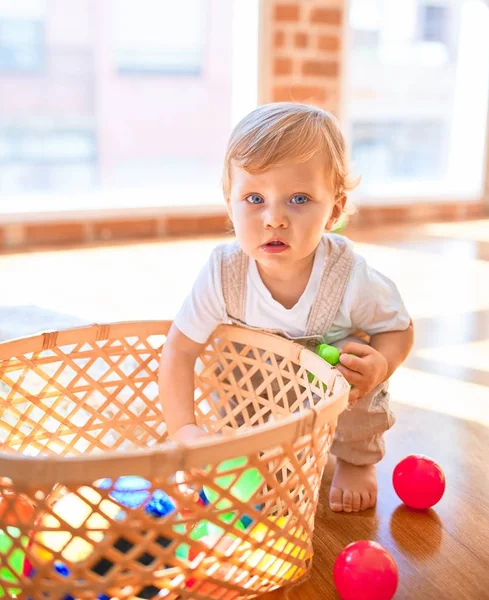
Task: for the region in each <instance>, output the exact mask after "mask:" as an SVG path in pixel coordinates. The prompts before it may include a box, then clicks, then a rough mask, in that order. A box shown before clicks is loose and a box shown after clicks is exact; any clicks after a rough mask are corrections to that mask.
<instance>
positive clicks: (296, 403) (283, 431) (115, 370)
mask: <svg viewBox="0 0 489 600" xmlns="http://www.w3.org/2000/svg"><path fill="white" fill-rule="evenodd" d="M170 326H171V323H170V322H160V321H156V322H154V321H153V322H134V323H118V324H111V325H93V326H90V327H83V328H79V329H73V330H66V331H62V332H50V333H46V334H41V335H37V336H32V337H29V338H23V339H19V340H13V341H9V342H3V343H1V344H0V381H1V386H0V411H1V414H2V419H1V421H0V473H2V477H3V479H2V480H1V481H0V589H1V590H2V591H1V592H0V598H2V597H5V598H9V597H14V596H16V595H17V596H20V597H23V598H30V599H32V600H40V599H43V600H44V599H46V598H56V599H61V600H63V599H64V600H70V599H71V598H82V597H86V598H88V597H91V598H95V597H97V598H99V599H100V600H105V599H106V598H114V597H115V598H119V599H120V600H126V599H136V598H147V599H152V598H161V597H165V598H170V599H171V598H177V597H178V598H179V599H182V600H183V599H185V598H189V599H190V598H199V599H202V600H211V599H214V598H220V599H221V600H222V599H223V598H225V599H226V600H237V599H239V598H252V597H255V596H258V595H260V594H262V593H265V592H268V591H271V590H274V589H276V588H279V587H282V586H285V585H288V584H290V583H292V582H296V581H297V580H298V579H300V578H301V577H302V576H303V575H304V574H305V573H306V572H307V571H308V570H309V568H310V566H311V560H312V532H313V529H314V518H315V513H316V507H317V502H318V494H319V487H320V482H321V477H322V473H323V469H324V466H325V464H326V462H327V458H328V452H329V449H330V446H331V443H332V440H333V434H334V429H335V426H336V422H337V418H338V416H339V414H340V413H341V412H342V411H343V410H344V409H345V408H346V406H347V402H348V392H349V386H348V384H347V382H346V381H345V379H344V378H343V377H342V375H341V374H340V373H339V372H338V371H337V370H335V369H333V368H332V367H331V366H330V365H329V364H327V363H326V362H325V361H324V360H323V359H322V358H320V357H319V356H317V355H315V354H314V353H313V352H311V351H309V350H307V349H306V348H304V347H303V346H301V345H299V344H297V343H295V342H292V341H290V340H285V339H283V338H280V337H278V336H275V335H271V334H269V333H264V332H259V331H254V330H249V329H245V328H241V327H237V326H233V325H223V326H221V327H219V328H218V329H217V330H216V332H215V334H214V336H213V337H212V338H211V339H210V341H209V343H208V345H207V346H206V347H205V349H204V350H203V352H202V354H201V356H200V358H199V361H198V362H197V365H196V371H195V394H194V398H195V414H196V417H197V421H198V423H199V425H200V426H202V427H203V428H205V429H206V430H207V431H208V432H209V433H211V434H216V435H211V436H209V437H206V438H202V439H199V440H195V441H194V442H192V443H190V444H188V445H181V444H175V443H173V442H171V441H169V440H168V436H167V432H166V426H165V423H164V418H163V414H162V411H161V408H160V405H159V400H158V365H159V358H160V354H161V352H162V351H163V352H164V343H165V340H166V335H167V334H168V331H169V328H170ZM309 373H314V379H313V381H309V376H308V375H309ZM229 430H232V432H233V433H232V435H220V434H221V433H222V432H224V431H229ZM179 474H183V476H184V480H185V482H186V484H187V489H183V486H182V485H181V484H180V480H179V476H178V475H179ZM189 489H190V490H193V491H194V493H190V494H189V493H188V490H189ZM2 594H3V596H2Z"/></svg>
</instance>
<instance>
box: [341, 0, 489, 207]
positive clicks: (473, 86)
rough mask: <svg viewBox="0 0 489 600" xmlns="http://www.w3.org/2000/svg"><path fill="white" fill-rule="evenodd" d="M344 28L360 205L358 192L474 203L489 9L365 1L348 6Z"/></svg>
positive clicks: (481, 148) (446, 1)
mask: <svg viewBox="0 0 489 600" xmlns="http://www.w3.org/2000/svg"><path fill="white" fill-rule="evenodd" d="M367 8H368V10H367ZM374 9H375V10H374ZM350 24H351V28H352V33H353V35H351V36H350V39H351V43H352V45H353V47H352V52H351V53H350V57H349V60H350V65H349V68H348V73H349V81H348V86H347V89H348V93H349V95H350V97H349V99H348V114H349V121H350V143H351V154H352V158H353V168H354V171H355V173H357V174H359V175H361V176H362V185H361V186H360V187H359V188H358V190H357V191H356V195H357V201H359V202H360V203H361V195H362V194H363V195H364V196H366V197H368V198H371V199H372V201H376V200H377V199H378V200H379V201H382V200H381V199H382V198H385V199H386V200H387V201H389V202H392V200H393V198H394V197H395V196H398V197H399V198H401V199H402V198H406V197H407V196H409V197H411V198H414V197H416V196H418V197H424V198H432V199H433V201H436V198H437V197H438V198H451V199H454V200H474V199H479V198H480V197H481V194H482V182H483V173H484V166H483V165H484V154H485V131H486V128H485V123H486V119H487V114H488V105H489V89H488V85H487V82H488V81H489V36H488V35H487V32H488V31H489V4H488V3H487V2H486V1H485V0H428V1H427V0H424V1H422V0H421V2H419V1H418V0H403V2H399V3H398V2H392V1H391V0H375V2H374V0H369V3H368V6H367V7H366V6H365V5H364V0H352V9H351V14H350ZM366 48H370V51H367V50H366ZM474 65H477V67H476V68H474Z"/></svg>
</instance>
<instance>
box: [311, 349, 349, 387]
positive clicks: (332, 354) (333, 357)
mask: <svg viewBox="0 0 489 600" xmlns="http://www.w3.org/2000/svg"><path fill="white" fill-rule="evenodd" d="M315 352H316V354H317V355H318V356H320V357H321V358H322V359H323V360H325V361H326V362H327V363H329V364H330V365H332V366H333V367H334V366H335V365H337V364H338V363H339V362H340V355H341V351H340V350H338V348H336V346H330V345H329V344H319V345H318V346H317V347H316V350H315ZM307 377H308V379H309V383H312V382H313V381H314V379H315V377H316V376H315V375H314V374H313V373H309V374H308V376H307ZM323 389H324V391H326V390H327V389H328V387H327V385H326V384H325V383H323Z"/></svg>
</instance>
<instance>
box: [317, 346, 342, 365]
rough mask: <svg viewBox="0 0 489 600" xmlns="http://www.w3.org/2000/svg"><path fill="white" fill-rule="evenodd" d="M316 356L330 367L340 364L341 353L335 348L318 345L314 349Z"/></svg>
mask: <svg viewBox="0 0 489 600" xmlns="http://www.w3.org/2000/svg"><path fill="white" fill-rule="evenodd" d="M316 354H317V355H318V356H320V357H321V358H322V359H324V360H325V361H326V362H328V363H329V364H330V365H333V366H334V365H337V364H338V363H339V362H340V355H341V351H340V350H339V349H338V348H336V347H335V346H330V345H329V344H319V346H318V347H317V348H316Z"/></svg>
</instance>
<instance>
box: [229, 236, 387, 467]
mask: <svg viewBox="0 0 489 600" xmlns="http://www.w3.org/2000/svg"><path fill="white" fill-rule="evenodd" d="M322 243H323V244H325V257H326V258H325V262H324V268H323V274H322V277H321V282H320V286H319V292H318V294H317V296H316V299H315V301H314V303H313V305H312V307H311V311H310V313H309V318H308V322H307V329H306V332H305V335H304V336H303V337H301V338H294V337H292V336H289V335H287V334H286V333H285V332H283V331H273V332H272V333H276V334H279V335H282V336H283V337H285V338H287V339H291V340H294V341H296V342H299V343H302V344H304V345H305V346H307V347H309V348H314V347H315V346H316V344H318V343H321V342H323V341H324V340H323V335H324V333H325V332H327V331H328V329H329V328H330V327H331V325H332V323H333V321H334V318H335V317H336V313H337V312H338V309H339V307H340V304H341V300H342V298H343V295H344V292H345V289H346V286H347V284H348V280H349V278H350V273H351V268H352V265H353V259H354V257H353V252H352V250H351V248H350V246H349V245H348V244H347V242H346V241H345V239H344V238H343V237H342V236H339V235H335V234H325V235H323V239H322ZM218 257H219V259H220V261H221V280H222V289H223V295H224V300H225V302H226V312H227V315H228V318H229V320H230V321H231V322H233V323H235V324H239V325H242V326H245V327H249V326H248V325H246V323H245V315H246V284H247V274H248V261H249V258H248V256H247V255H246V254H245V253H244V252H243V251H242V250H241V248H240V247H239V246H238V244H237V243H236V242H234V243H230V244H222V245H221V246H219V247H218ZM348 341H357V342H360V343H366V342H365V340H362V339H359V338H357V337H355V336H349V337H346V338H344V339H342V340H338V341H337V342H335V344H334V345H335V346H337V347H338V348H341V347H342V346H343V345H344V344H345V343H346V342H348ZM387 390H388V382H385V383H382V384H380V385H379V386H377V387H376V388H375V389H373V390H372V391H371V392H370V393H368V394H367V395H366V396H364V397H363V398H361V399H360V400H359V401H358V402H357V403H356V404H355V405H354V406H353V407H352V408H351V409H349V410H346V411H345V412H343V413H342V414H341V415H340V417H339V420H338V427H337V429H336V434H335V438H334V442H333V446H332V448H331V452H332V453H333V454H334V455H335V456H337V457H338V458H342V459H343V460H345V461H347V462H349V463H352V464H356V465H366V464H374V463H377V462H379V461H380V460H381V459H382V457H383V456H384V454H385V447H384V440H383V433H384V431H386V430H388V429H390V428H391V427H392V426H393V424H394V422H395V418H394V415H393V414H392V412H391V411H390V409H389V393H388V391H387Z"/></svg>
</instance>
